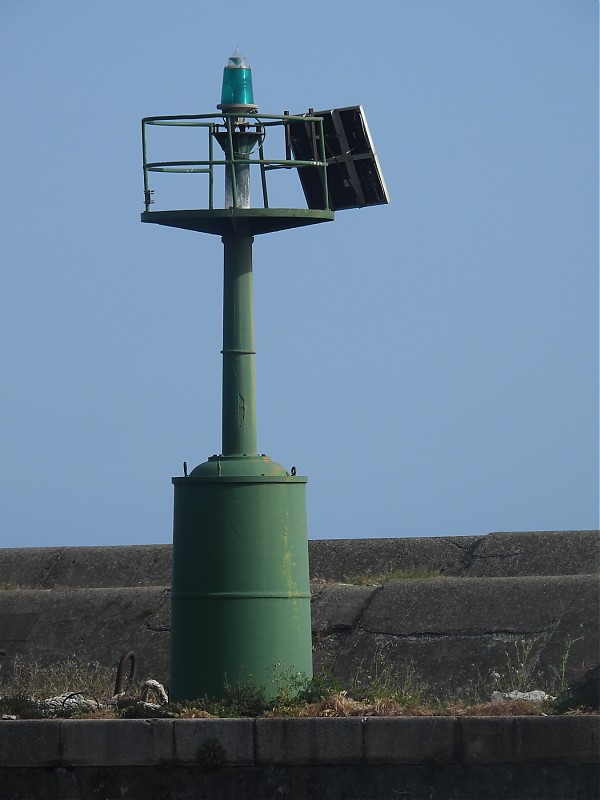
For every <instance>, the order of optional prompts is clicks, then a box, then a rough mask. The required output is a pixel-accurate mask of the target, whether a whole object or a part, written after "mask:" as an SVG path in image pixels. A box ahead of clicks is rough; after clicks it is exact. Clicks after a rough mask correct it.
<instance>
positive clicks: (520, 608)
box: [0, 531, 600, 693]
mask: <svg viewBox="0 0 600 800" xmlns="http://www.w3.org/2000/svg"><path fill="white" fill-rule="evenodd" d="M598 542H599V539H598V532H597V531H566V532H564V531H562V532H537V533H536V532H533V533H502V534H489V535H488V536H482V537H448V538H446V537H440V538H437V539H371V540H369V539H360V540H324V541H312V542H310V543H309V551H310V564H311V574H312V577H313V581H312V585H311V588H312V619H313V639H314V660H315V664H316V665H317V666H318V667H327V668H328V669H330V670H331V671H332V672H333V673H334V674H337V675H338V676H339V677H340V678H342V679H343V680H344V681H347V680H350V679H361V673H364V676H365V679H366V676H368V675H372V674H373V670H376V671H379V672H381V668H382V666H385V668H386V669H390V670H392V671H394V672H395V673H396V675H397V676H398V678H399V679H400V680H402V677H403V676H406V677H408V675H409V674H410V676H412V678H413V679H414V681H416V682H417V683H418V684H419V685H420V686H421V687H423V686H426V687H429V688H430V689H431V691H432V692H434V693H439V692H440V691H451V692H455V691H457V690H461V689H465V688H466V687H469V686H473V684H474V683H475V682H476V681H480V682H482V680H485V679H486V678H487V677H488V676H489V675H490V674H491V673H492V672H498V673H503V672H507V671H510V669H517V668H523V666H526V668H527V669H528V670H529V671H531V673H532V674H533V673H538V674H539V675H540V676H541V677H542V678H543V679H544V680H545V679H546V678H548V676H550V675H552V674H553V671H555V670H557V669H559V668H562V664H563V660H564V658H565V656H566V655H568V659H567V663H566V667H567V677H569V678H571V677H576V675H577V674H578V672H581V670H582V669H584V668H585V667H586V666H587V667H589V666H592V665H593V664H595V663H597V661H598V652H599V649H600V644H599V642H600V635H599V630H598V627H599V625H598V616H599V615H598V608H599V605H600V600H599V585H598V577H597V574H598V560H599V555H600V552H599V548H598ZM170 569H171V547H170V545H145V546H131V547H77V548H31V549H4V550H1V549H0V586H2V587H3V590H2V591H0V665H3V673H4V674H6V672H7V670H9V669H10V664H11V663H12V661H13V659H14V658H15V656H21V657H22V658H23V659H25V660H36V661H38V662H40V663H41V664H42V665H47V664H51V663H53V662H56V661H60V660H64V659H67V658H71V657H73V656H75V657H77V658H80V659H83V660H89V661H98V662H100V663H101V664H103V665H106V666H114V667H116V664H117V663H118V660H119V658H120V656H121V655H122V654H123V653H124V652H125V651H128V650H131V649H133V650H134V651H135V653H136V657H137V661H138V668H139V669H138V674H139V675H140V677H153V678H157V679H158V680H160V681H162V682H163V683H168V680H169V640H170V587H169V582H170ZM411 569H421V570H428V571H429V572H430V573H431V574H438V577H433V578H426V579H420V580H390V581H388V580H386V579H385V578H384V577H380V576H381V574H382V573H390V572H393V571H395V570H411ZM369 576H371V578H369ZM369 580H371V584H370V585H363V584H364V583H365V581H367V583H368V581H369ZM353 581H356V582H358V583H354V582H353ZM358 584H360V585H358ZM525 652H526V655H527V664H526V665H522V664H521V665H520V664H518V661H519V659H521V660H522V659H523V656H524V653H525ZM408 688H410V687H408Z"/></svg>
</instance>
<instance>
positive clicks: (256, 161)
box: [142, 113, 330, 212]
mask: <svg viewBox="0 0 600 800" xmlns="http://www.w3.org/2000/svg"><path fill="white" fill-rule="evenodd" d="M297 123H302V124H306V125H310V126H311V130H312V140H313V145H314V146H313V150H314V157H313V160H311V161H298V160H295V159H293V158H292V157H291V146H290V136H289V126H290V125H293V124H297ZM148 125H166V126H175V127H193V128H205V129H206V131H207V134H208V158H207V159H206V160H204V161H202V160H200V161H198V160H190V161H148V158H147V141H146V128H147V126H148ZM274 127H283V129H284V133H285V157H284V158H276V159H267V158H265V154H264V141H265V136H266V132H267V129H268V128H274ZM240 133H250V134H254V135H256V136H257V143H258V157H257V158H256V157H252V154H250V155H243V156H241V155H240V154H239V153H238V154H237V155H236V152H235V148H234V143H235V138H236V137H237V136H238V135H239V134H240ZM219 134H221V135H222V134H225V147H223V146H222V145H221V147H223V149H224V151H225V152H224V155H225V158H220V159H216V158H215V157H214V142H215V139H216V137H217V136H218V135H219ZM142 155H143V170H144V202H145V206H146V211H147V212H148V211H150V205H151V204H152V203H153V202H154V201H153V198H152V195H153V191H154V190H152V189H151V188H150V185H149V181H148V173H150V172H170V173H190V174H198V173H201V174H206V175H208V205H207V208H208V209H209V210H212V209H213V208H214V175H215V167H223V168H224V169H225V168H227V167H230V174H231V184H232V194H233V205H234V208H235V207H238V193H237V186H236V169H235V166H236V165H240V164H245V165H250V166H256V167H258V168H259V170H260V176H261V189H262V202H263V208H269V199H268V192H267V172H268V171H270V170H274V169H297V168H299V167H300V168H303V167H304V168H314V169H318V170H320V171H321V181H322V185H323V210H326V211H328V210H330V208H329V194H328V189H327V161H326V156H325V137H324V135H323V118H322V117H314V116H304V115H303V116H293V115H290V114H277V115H274V114H268V115H267V114H260V115H258V114H251V115H247V116H245V117H244V119H243V120H240V115H239V113H236V114H184V115H178V116H160V117H144V119H142Z"/></svg>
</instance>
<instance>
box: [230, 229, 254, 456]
mask: <svg viewBox="0 0 600 800" xmlns="http://www.w3.org/2000/svg"><path fill="white" fill-rule="evenodd" d="M222 241H223V248H224V270H223V272H224V279H223V350H222V353H223V409H222V454H223V455H225V456H232V455H233V456H239V455H248V456H255V455H257V452H258V451H257V437H256V389H255V377H254V355H255V350H254V311H253V295H252V242H253V241H254V240H253V237H252V236H224V237H223V239H222Z"/></svg>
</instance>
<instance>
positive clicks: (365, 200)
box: [289, 106, 390, 211]
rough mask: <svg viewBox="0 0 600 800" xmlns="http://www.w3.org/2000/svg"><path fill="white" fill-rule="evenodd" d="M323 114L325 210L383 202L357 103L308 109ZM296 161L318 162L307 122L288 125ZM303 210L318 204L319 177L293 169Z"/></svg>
mask: <svg viewBox="0 0 600 800" xmlns="http://www.w3.org/2000/svg"><path fill="white" fill-rule="evenodd" d="M307 116H311V117H322V118H323V136H324V139H325V142H324V144H325V157H326V161H327V186H328V195H329V208H330V209H331V210H332V211H340V210H344V209H348V208H363V207H365V206H372V205H384V204H386V203H389V201H390V200H389V195H388V191H387V187H386V185H385V181H384V178H383V175H382V173H381V168H380V166H379V160H378V158H377V154H376V152H375V148H374V146H373V140H372V138H371V133H370V131H369V126H368V124H367V120H366V117H365V113H364V110H363V107H362V106H346V107H345V108H333V109H329V110H326V111H314V112H313V111H312V110H311V111H310V112H309V113H308V115H307ZM289 141H290V145H291V149H292V153H293V154H294V158H295V159H296V160H298V161H310V160H311V159H314V160H315V161H316V160H318V156H317V154H318V153H319V152H320V142H319V136H318V130H317V126H316V125H315V124H314V123H313V122H305V123H303V122H295V123H290V124H289ZM298 175H299V177H300V183H301V184H302V190H303V192H304V196H305V198H306V203H307V206H308V208H315V209H316V208H323V177H322V173H321V171H320V170H319V169H318V168H316V167H298Z"/></svg>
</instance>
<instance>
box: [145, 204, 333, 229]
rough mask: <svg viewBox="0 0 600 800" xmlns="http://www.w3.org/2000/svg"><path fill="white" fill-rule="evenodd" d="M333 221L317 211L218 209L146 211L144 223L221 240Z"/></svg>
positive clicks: (321, 210) (326, 214)
mask: <svg viewBox="0 0 600 800" xmlns="http://www.w3.org/2000/svg"><path fill="white" fill-rule="evenodd" d="M333 217H334V212H333V211H325V210H323V209H313V208H235V209H234V208H216V209H210V210H209V209H200V210H196V209H189V210H177V211H145V212H143V213H142V216H141V219H142V222H153V223H155V224H156V225H167V226H169V227H170V228H184V229H186V230H189V231H199V232H200V233H212V234H216V235H217V236H256V235H258V234H260V233H273V232H275V231H283V230H287V229H288V228H301V227H304V226H305V225H315V224H316V223H318V222H331V221H332V220H333Z"/></svg>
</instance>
